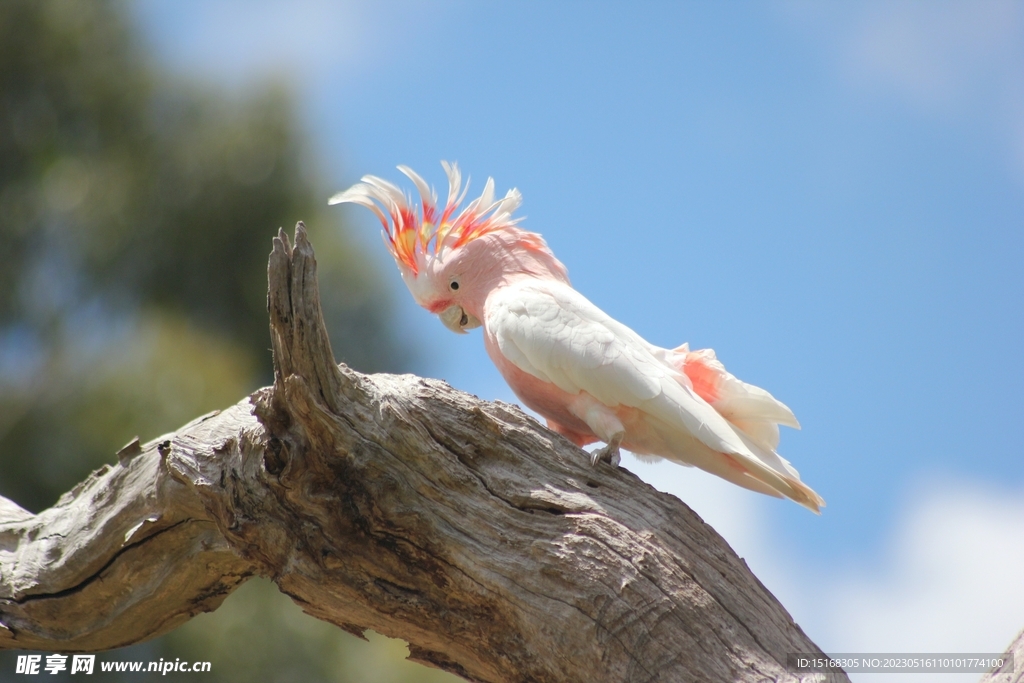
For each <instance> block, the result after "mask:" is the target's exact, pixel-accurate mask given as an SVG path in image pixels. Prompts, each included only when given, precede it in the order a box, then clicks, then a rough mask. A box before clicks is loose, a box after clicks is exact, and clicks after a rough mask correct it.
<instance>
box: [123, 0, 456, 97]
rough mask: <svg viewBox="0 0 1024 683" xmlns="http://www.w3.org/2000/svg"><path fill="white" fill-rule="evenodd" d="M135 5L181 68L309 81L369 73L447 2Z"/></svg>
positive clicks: (238, 0) (151, 1) (238, 78)
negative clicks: (167, 25)
mask: <svg viewBox="0 0 1024 683" xmlns="http://www.w3.org/2000/svg"><path fill="white" fill-rule="evenodd" d="M134 9H135V12H136V14H137V16H138V18H139V24H140V26H141V27H142V28H143V30H144V32H145V33H146V35H148V36H149V37H150V39H151V41H152V42H153V44H154V46H155V47H156V49H157V51H158V52H159V54H160V55H161V56H162V57H163V59H164V60H165V61H167V62H168V63H169V64H171V65H173V66H175V67H176V68H179V69H181V70H183V71H187V72H191V73H196V74H207V75H208V76H212V77H213V78H215V79H217V80H220V81H222V82H227V83H238V82H242V83H244V82H246V81H250V80H255V79H260V78H265V77H267V76H274V77H281V78H286V79H288V81H289V82H295V81H298V82H299V83H301V84H303V85H312V84H313V83H315V82H317V81H322V80H324V79H332V80H336V79H338V78H342V79H344V78H346V77H350V76H353V75H358V74H361V73H372V72H373V71H374V70H375V68H376V66H378V65H379V63H380V62H382V61H385V60H387V59H388V58H389V56H400V55H402V54H403V46H404V45H405V44H406V43H407V42H408V37H409V35H410V34H411V35H416V34H417V33H421V32H423V31H429V21H428V19H429V17H430V16H434V15H439V14H441V13H443V9H444V8H443V6H442V7H438V6H437V5H431V4H428V3H423V2H418V1H415V0H410V1H407V2H401V3H391V4H387V5H384V4H380V3H366V2H357V1H355V0H294V1H293V2H286V3H285V2H270V1H267V0H255V1H254V0H220V1H219V2H182V1H181V0H140V2H138V3H136V5H134ZM168 22H173V23H174V26H173V28H172V29H170V30H168V29H167V28H166V24H167V23H168ZM172 40H173V41H174V42H173V44H171V43H170V42H168V41H172Z"/></svg>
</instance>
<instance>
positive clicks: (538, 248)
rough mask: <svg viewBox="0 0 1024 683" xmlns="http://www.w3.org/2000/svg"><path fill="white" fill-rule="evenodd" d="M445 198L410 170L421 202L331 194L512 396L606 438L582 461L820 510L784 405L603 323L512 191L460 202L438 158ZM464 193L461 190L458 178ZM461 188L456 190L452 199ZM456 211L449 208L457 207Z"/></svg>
mask: <svg viewBox="0 0 1024 683" xmlns="http://www.w3.org/2000/svg"><path fill="white" fill-rule="evenodd" d="M442 165H443V166H444V169H445V172H446V173H447V175H448V200H447V202H446V203H445V206H444V208H443V209H439V207H438V203H437V194H436V192H434V191H433V190H432V189H431V188H430V187H429V186H428V185H427V183H426V182H425V181H424V180H423V178H421V177H420V176H419V175H418V174H417V173H416V172H414V171H413V170H412V169H411V168H408V167H406V166H399V167H398V169H399V170H400V171H401V172H402V173H404V174H405V175H406V176H408V177H409V179H410V180H412V182H413V184H414V185H415V186H416V188H417V190H418V191H419V194H420V202H419V204H420V206H419V207H418V208H416V207H415V205H414V203H413V201H412V199H411V197H409V196H407V195H406V194H405V193H403V192H402V190H401V189H399V188H398V187H397V186H395V185H393V184H392V183H390V182H388V181H386V180H383V179H381V178H378V177H376V176H369V175H368V176H364V177H363V179H362V182H361V183H358V184H357V185H354V186H353V187H351V188H349V189H348V190H346V191H344V192H340V193H338V194H336V195H335V196H333V197H332V198H331V200H330V203H331V204H339V203H343V202H351V203H354V204H359V205H362V206H365V207H367V208H369V209H371V210H372V211H373V212H374V213H375V214H376V215H377V217H378V218H379V219H380V222H381V223H382V224H383V226H384V231H383V237H384V244H385V246H386V247H387V249H388V251H389V252H391V255H392V256H393V257H394V259H395V263H396V264H397V265H398V270H399V272H400V273H401V274H402V279H403V280H404V281H405V284H406V286H408V288H409V291H410V292H411V293H412V295H413V298H415V299H416V303H418V304H419V305H421V306H423V307H424V308H425V309H427V310H428V311H430V312H431V313H436V314H437V315H438V316H439V317H440V318H441V322H442V323H444V325H445V326H446V327H448V328H449V329H451V330H452V331H453V332H458V333H465V332H466V330H470V329H473V328H475V327H480V326H481V325H482V326H483V328H484V332H483V334H484V344H485V346H486V348H487V353H488V355H489V356H490V357H491V360H492V361H493V362H494V364H495V365H496V366H497V367H498V370H499V371H500V372H501V374H502V376H503V377H504V378H505V381H507V382H508V384H509V386H510V387H511V388H512V391H514V392H515V394H516V396H518V397H519V399H520V400H521V401H522V402H523V403H525V404H526V405H527V406H529V407H530V408H532V409H533V410H535V411H536V412H538V413H540V414H541V415H543V416H544V417H545V418H547V422H548V426H549V427H550V428H551V429H553V430H554V431H556V432H558V433H560V434H563V435H564V436H566V437H567V438H568V439H569V440H570V441H572V442H573V443H575V444H577V445H578V446H585V445H587V444H590V443H594V442H597V441H603V442H604V443H605V446H604V447H602V448H600V449H598V450H595V451H594V452H593V453H592V454H591V455H592V464H593V465H595V466H596V465H597V463H598V462H599V461H601V460H606V461H608V462H610V463H612V464H613V465H617V464H618V462H619V448H620V447H622V448H624V449H626V450H628V451H630V452H632V453H634V454H636V455H637V456H639V457H640V458H642V459H645V460H648V459H650V460H657V459H659V458H666V459H668V460H671V461H673V462H676V463H679V464H682V465H687V466H697V467H699V468H701V469H703V470H705V471H707V472H711V473H712V474H715V475H718V476H719V477H722V478H723V479H726V480H728V481H731V482H732V483H734V484H737V485H739V486H742V487H744V488H747V489H752V490H754V491H759V492H760V493H765V494H767V495H770V496H775V497H778V498H781V497H782V496H787V497H789V498H791V499H793V500H794V501H796V502H797V503H800V504H801V505H803V506H805V507H807V508H809V509H811V510H813V511H814V512H818V511H819V508H821V507H822V506H824V504H825V501H824V500H822V498H821V496H819V495H818V494H817V493H815V492H814V491H813V490H811V488H810V487H808V486H807V485H806V484H804V483H803V482H801V481H800V475H799V474H798V473H797V471H796V470H795V469H794V468H793V467H792V466H791V465H790V464H789V463H788V462H787V461H786V460H784V459H783V458H781V457H780V456H779V455H778V453H777V452H776V450H775V449H776V447H777V446H778V443H779V427H778V425H787V426H789V427H795V428H799V426H800V425H799V423H798V422H797V421H796V417H794V415H793V412H792V411H791V410H790V409H789V408H787V407H786V406H785V405H784V404H783V403H781V402H780V401H778V400H776V399H775V398H774V397H773V396H772V395H771V394H769V393H768V392H767V391H765V390H764V389H761V388H758V387H755V386H752V385H750V384H746V383H745V382H742V381H740V380H738V379H736V377H734V376H733V375H731V374H730V373H728V372H726V370H725V367H724V366H723V365H722V363H721V362H719V361H718V359H717V358H716V357H715V352H714V351H712V350H711V349H703V350H700V351H690V350H689V348H688V346H687V345H686V344H683V345H682V346H679V347H677V348H674V349H663V348H659V347H657V346H654V345H652V344H649V343H648V342H647V341H645V340H644V339H643V338H642V337H641V336H640V335H638V334H637V333H636V332H634V331H633V330H631V329H630V328H628V327H626V326H625V325H623V324H622V323H620V322H618V321H616V320H613V319H612V318H611V317H610V316H608V315H607V314H606V313H604V312H603V311H602V310H601V309H599V308H598V307H597V306H595V305H594V304H592V303H591V302H590V301H588V300H587V299H586V298H585V297H584V296H583V295H582V294H580V293H579V292H577V291H576V290H575V289H573V288H572V286H571V285H570V284H569V277H568V274H567V272H566V268H565V266H563V265H562V264H561V263H560V262H559V261H558V259H557V258H555V255H554V254H553V253H551V250H550V249H549V248H548V246H547V244H546V243H545V241H544V240H543V239H542V238H541V236H540V235H538V234H536V233H532V232H527V231H525V230H523V229H521V228H519V227H517V223H519V221H520V219H514V218H512V213H513V211H514V210H515V209H516V208H517V207H518V206H519V204H520V202H521V200H522V197H521V195H520V194H519V191H518V190H516V189H512V190H509V192H508V193H507V194H506V195H505V196H504V197H503V198H501V199H495V196H494V181H493V180H492V179H491V178H488V179H487V183H486V184H485V185H484V191H483V194H482V195H480V196H479V197H478V198H476V199H474V200H472V201H471V202H470V203H469V204H468V205H467V206H466V207H465V208H464V209H463V210H462V211H458V210H459V207H460V205H461V204H462V202H463V200H464V199H465V197H466V190H462V189H461V188H462V176H461V174H460V172H459V169H458V166H456V165H455V164H449V163H447V162H442ZM467 189H468V186H467ZM460 191H461V194H460ZM457 212H458V213H457Z"/></svg>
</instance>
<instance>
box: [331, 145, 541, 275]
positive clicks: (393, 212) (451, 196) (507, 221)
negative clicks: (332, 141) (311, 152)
mask: <svg viewBox="0 0 1024 683" xmlns="http://www.w3.org/2000/svg"><path fill="white" fill-rule="evenodd" d="M441 165H442V166H443V167H444V171H445V173H446V174H447V176H448V200H447V201H446V202H445V205H444V209H443V210H441V211H439V210H438V204H437V193H436V192H435V191H434V189H433V188H431V187H430V186H429V185H427V182H426V181H425V180H423V178H422V177H420V175H419V174H418V173H416V171H414V170H412V169H411V168H409V167H408V166H399V167H398V170H399V171H401V172H402V173H404V174H405V175H406V176H407V177H408V178H409V179H410V180H412V182H413V184H414V185H415V186H416V189H417V190H418V191H419V194H420V202H419V204H420V206H419V209H418V210H417V209H416V208H414V207H415V203H414V202H413V199H412V197H411V196H410V195H408V194H406V193H404V192H402V190H401V189H400V188H399V187H398V186H397V185H394V184H393V183H390V182H388V181H387V180H384V179H383V178H378V177H377V176H373V175H365V176H363V177H362V182H360V183H357V184H355V185H353V186H352V187H350V188H348V189H347V190H345V191H344V192H339V193H338V194H336V195H334V196H333V197H331V199H330V200H329V202H328V203H329V204H341V203H344V202H349V203H352V204H359V205H360V206H365V207H366V208H368V209H370V210H371V211H373V212H374V214H376V216H377V218H378V219H380V222H381V225H383V226H384V230H383V232H382V236H383V238H384V245H385V246H386V247H387V249H388V251H389V252H391V255H392V256H393V257H394V259H395V262H396V263H397V264H398V266H399V268H401V269H405V270H408V271H409V272H410V273H411V274H412V275H413V276H414V277H415V276H417V275H418V274H419V273H420V271H421V270H423V268H424V266H425V265H426V264H427V262H428V261H429V260H431V259H434V258H443V257H444V254H445V253H446V252H449V251H451V250H454V249H458V248H459V247H461V246H463V245H465V244H466V243H467V242H469V241H471V240H474V239H477V238H478V237H482V236H483V235H486V234H488V233H493V232H498V231H509V232H514V233H516V238H517V241H518V242H520V243H521V244H522V245H523V246H525V247H527V248H529V249H538V248H544V249H546V245H544V241H543V240H542V239H541V237H540V235H536V234H534V233H530V232H526V231H524V230H513V229H514V228H515V225H516V224H517V223H518V222H519V221H520V220H522V219H520V218H515V219H514V218H512V212H513V211H515V210H516V209H517V208H518V207H519V204H520V203H521V202H522V200H523V197H522V195H521V194H520V193H519V190H517V189H515V188H512V189H511V190H509V191H508V193H507V194H506V195H505V196H504V197H503V198H501V199H497V200H495V198H494V179H493V178H488V179H487V182H486V183H485V184H484V191H483V194H481V195H480V196H479V197H477V198H476V199H474V200H472V201H471V202H470V203H469V204H468V205H466V207H465V208H464V209H462V211H459V207H460V206H461V204H462V202H463V200H464V199H465V198H466V193H467V192H468V191H469V183H467V184H466V187H465V188H463V187H462V173H461V172H460V171H459V166H458V164H455V163H448V162H447V161H442V162H441ZM460 192H461V194H460ZM378 205H379V206H378ZM457 211H458V213H457V214H456V212H457Z"/></svg>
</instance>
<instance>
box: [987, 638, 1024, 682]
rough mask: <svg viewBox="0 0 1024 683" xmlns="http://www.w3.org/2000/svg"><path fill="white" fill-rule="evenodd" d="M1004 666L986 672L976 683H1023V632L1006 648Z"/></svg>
mask: <svg viewBox="0 0 1024 683" xmlns="http://www.w3.org/2000/svg"><path fill="white" fill-rule="evenodd" d="M1006 654H1007V655H1008V657H1007V660H1006V664H1004V665H1003V666H1001V667H999V668H997V669H995V670H993V671H990V672H988V673H987V674H985V675H984V676H982V677H981V680H980V681H978V683H1024V631H1021V632H1020V633H1018V634H1017V637H1016V638H1014V639H1013V642H1012V643H1010V647H1008V648H1006Z"/></svg>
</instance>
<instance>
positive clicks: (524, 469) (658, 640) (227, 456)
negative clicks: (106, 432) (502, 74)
mask: <svg viewBox="0 0 1024 683" xmlns="http://www.w3.org/2000/svg"><path fill="white" fill-rule="evenodd" d="M295 240H296V244H295V246H294V247H293V246H292V245H291V244H290V243H289V240H288V238H287V236H285V235H284V233H283V232H282V233H280V234H279V235H278V237H277V238H276V239H275V240H274V250H273V253H272V254H271V256H270V267H269V278H270V293H269V309H270V321H271V335H272V341H273V348H274V363H275V381H274V386H273V387H269V388H266V389H262V390H260V391H258V392H256V393H255V394H253V395H252V396H251V397H249V398H248V399H246V400H245V401H243V402H241V403H239V404H238V405H236V406H233V407H232V408H229V409H227V410H225V411H222V412H219V413H216V414H211V415H208V416H204V417H202V418H199V419H197V420H195V421H193V422H192V423H190V424H188V425H186V426H184V427H182V428H181V429H180V430H178V431H177V432H175V433H173V434H169V435H166V436H163V437H160V438H159V439H156V440H154V441H152V442H150V443H148V444H145V445H139V444H138V443H134V444H131V445H129V446H128V447H126V448H125V449H122V451H121V453H120V454H119V462H118V464H116V465H113V466H110V467H105V468H103V469H101V470H99V471H97V472H96V473H94V474H93V475H92V476H91V477H90V478H89V479H88V480H86V481H85V482H84V483H82V484H80V485H79V486H77V487H76V488H75V489H74V490H72V491H70V492H69V493H68V494H66V495H65V496H64V497H63V498H61V500H60V501H58V503H57V504H56V505H55V506H54V507H52V508H50V509H48V510H45V511H43V512H41V513H39V514H38V515H33V514H30V513H28V512H26V511H25V510H22V509H21V508H18V507H17V506H16V505H14V504H13V503H11V502H9V501H5V500H3V499H0V647H2V648H33V649H43V650H54V651H62V652H75V651H89V650H92V651H95V650H102V649H108V648H114V647H119V646H122V645H128V644H130V643H133V642H138V641H141V640H145V639H147V638H151V637H153V636H156V635H158V634H160V633H164V632H166V631H168V630H170V629H173V628H174V627H175V626H177V625H179V624H181V623H182V622H184V621H186V620H187V619H189V618H190V617H191V616H193V615H195V614H197V613H199V612H203V611H208V610H213V609H216V607H217V606H218V605H219V604H220V602H221V601H222V600H223V599H224V597H225V596H226V595H227V594H228V593H230V592H231V591H232V590H233V589H234V588H235V587H236V586H237V585H238V584H239V583H241V582H242V581H244V580H245V579H246V578H247V577H249V576H251V575H254V574H259V575H263V576H268V577H270V578H272V579H273V580H274V581H276V582H277V584H278V586H280V588H281V590H282V591H284V592H285V593H287V594H288V595H290V596H291V597H292V598H293V599H294V600H295V601H296V602H297V603H298V604H299V605H300V606H301V607H302V608H303V609H304V610H305V611H306V612H308V613H309V614H312V615H313V616H315V617H318V618H320V619H324V620H327V621H330V622H333V623H335V624H337V625H338V626H340V627H341V628H344V629H346V630H348V631H351V632H353V633H356V634H361V633H362V632H363V630H364V629H368V628H370V629H374V630H376V631H378V632H380V633H383V634H386V635H389V636H394V637H400V638H404V639H405V640H407V641H408V642H409V644H410V646H409V647H410V651H411V653H412V654H411V657H412V658H413V659H415V660H418V661H421V662H424V663H426V664H430V665H433V666H437V667H440V668H443V669H446V670H448V671H451V672H454V673H456V674H459V675H461V676H463V677H465V678H467V679H470V680H478V681H495V682H496V681H551V682H556V681H586V682H588V683H595V682H597V681H615V682H619V681H714V682H718V681H766V680H772V681H795V680H799V679H800V678H801V676H798V675H797V674H795V673H793V672H791V671H789V670H787V668H786V656H787V654H788V653H796V652H814V653H816V652H820V651H819V650H818V648H817V647H816V646H815V645H814V644H813V643H812V642H811V641H810V640H808V638H807V637H806V636H805V635H804V634H803V632H802V631H801V630H800V628H799V627H798V626H797V625H796V624H795V623H793V621H792V619H791V618H790V616H789V615H788V614H787V613H786V610H785V609H783V607H782V605H780V604H779V603H778V601H777V600H776V599H775V598H774V597H773V596H772V595H771V594H770V593H769V592H768V591H767V590H766V589H765V588H764V586H762V585H761V583H760V582H759V581H758V580H757V578H755V577H754V576H753V574H751V573H750V571H749V570H748V569H747V566H746V564H745V563H744V562H743V561H742V560H741V559H739V558H738V557H737V556H736V555H735V553H733V552H732V550H731V549H730V548H729V546H728V545H727V544H726V543H725V542H724V541H723V540H722V538H721V537H720V536H719V535H718V534H717V533H715V531H714V530H713V529H711V528H710V527H709V526H707V525H706V524H704V523H703V522H702V521H701V520H700V518H698V517H697V515H695V514H694V513H693V512H692V511H691V510H690V509H689V508H688V507H686V506H685V505H684V504H683V503H681V502H680V501H679V500H677V499H676V498H674V497H672V496H669V495H666V494H662V493H658V492H657V491H655V490H654V489H652V488H651V487H650V486H648V485H647V484H645V483H643V482H642V481H640V480H639V479H638V478H637V477H635V476H633V475H632V474H630V473H629V472H628V471H626V470H624V469H619V468H612V467H609V466H606V465H601V466H599V467H598V468H596V469H595V468H591V467H590V466H589V462H588V459H587V458H586V457H585V456H584V455H583V454H582V453H581V452H580V451H579V449H577V448H576V447H575V446H573V445H572V444H570V443H569V442H568V441H566V440H565V439H563V438H562V437H560V436H558V435H557V434H554V433H553V432H550V431H548V430H547V429H545V428H544V427H542V426H540V425H539V424H537V422H535V421H534V420H533V419H531V418H529V417H528V416H526V415H524V414H523V413H522V412H521V411H520V410H518V409H517V408H516V407H514V406H510V405H505V404H502V403H489V402H485V401H481V400H479V399H477V398H475V397H473V396H469V395H467V394H464V393H462V392H459V391H456V390H454V389H452V388H451V387H449V386H448V385H447V384H445V383H444V382H440V381H436V380H426V379H421V378H419V377H415V376H412V375H402V376H395V375H372V376H366V375H361V374H359V373H357V372H354V371H352V370H350V369H349V368H347V367H345V366H340V367H339V366H338V365H335V363H334V360H333V356H332V353H331V349H330V344H329V341H328V338H327V334H326V331H325V328H324V325H323V320H322V318H321V313H320V304H319V296H318V293H317V283H316V262H315V260H314V258H313V250H312V247H311V246H310V244H309V242H308V241H307V239H306V235H305V229H304V228H303V227H302V225H301V224H299V227H298V228H297V230H296V236H295ZM803 678H806V679H807V680H830V681H845V680H847V679H846V677H845V676H844V675H842V674H841V673H832V674H827V675H817V676H812V675H804V676H803Z"/></svg>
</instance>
